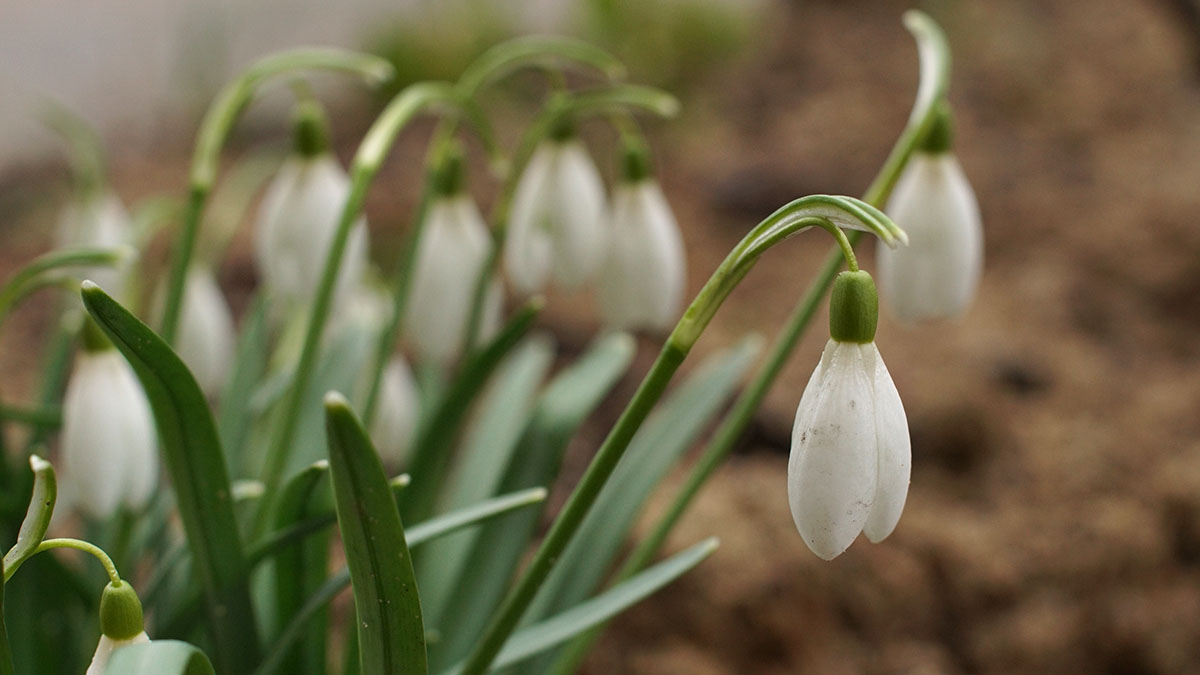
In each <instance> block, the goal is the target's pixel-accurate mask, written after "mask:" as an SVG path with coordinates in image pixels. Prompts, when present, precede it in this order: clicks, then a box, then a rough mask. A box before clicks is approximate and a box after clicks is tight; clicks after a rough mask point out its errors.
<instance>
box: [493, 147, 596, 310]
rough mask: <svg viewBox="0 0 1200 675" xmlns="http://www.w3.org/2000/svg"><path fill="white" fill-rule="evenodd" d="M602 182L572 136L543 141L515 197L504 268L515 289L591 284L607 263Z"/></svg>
mask: <svg viewBox="0 0 1200 675" xmlns="http://www.w3.org/2000/svg"><path fill="white" fill-rule="evenodd" d="M605 208H606V207H605V197H604V182H603V181H602V180H601V179H600V173H599V171H597V170H596V166H595V164H593V163H592V160H591V158H590V157H589V156H588V154H587V150H586V149H585V148H584V147H583V144H582V143H581V142H580V141H579V140H578V138H576V137H574V136H568V137H567V138H564V139H551V140H548V141H545V142H544V143H543V144H542V145H541V146H540V147H539V148H538V149H537V150H536V151H535V152H534V154H533V157H532V158H531V159H530V161H529V165H528V167H526V169H525V173H524V174H522V175H521V179H520V182H518V184H517V188H516V192H515V193H514V195H513V205H512V214H511V216H510V219H509V231H508V241H507V242H506V244H505V247H504V266H505V270H506V271H507V273H508V277H509V280H510V281H511V282H512V284H513V287H514V288H515V289H516V291H517V292H518V293H520V294H522V295H532V294H534V293H538V292H540V291H542V290H543V289H544V288H545V287H546V285H547V284H548V283H549V280H550V278H551V277H553V278H554V280H555V281H557V282H558V283H560V284H562V285H563V286H564V287H566V288H577V287H579V286H580V285H582V284H583V283H584V282H586V281H589V280H590V279H591V278H592V277H593V276H594V275H595V273H596V271H597V270H598V269H599V267H600V264H601V263H602V262H603V260H604V246H605V232H604V214H605Z"/></svg>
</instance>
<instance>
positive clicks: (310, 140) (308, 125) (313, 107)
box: [292, 99, 329, 157]
mask: <svg viewBox="0 0 1200 675" xmlns="http://www.w3.org/2000/svg"><path fill="white" fill-rule="evenodd" d="M292 140H293V142H294V144H295V148H296V152H297V153H299V154H300V155H301V156H302V157H316V156H318V155H322V154H324V153H326V152H328V151H329V118H328V117H327V116H326V115H325V109H324V108H322V107H321V104H320V103H317V102H316V101H314V100H312V99H309V100H304V101H301V102H299V103H297V104H296V107H295V109H293V111H292Z"/></svg>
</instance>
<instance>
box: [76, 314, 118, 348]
mask: <svg viewBox="0 0 1200 675" xmlns="http://www.w3.org/2000/svg"><path fill="white" fill-rule="evenodd" d="M79 337H80V339H81V340H83V349H84V351H86V352H89V353H93V354H94V353H96V352H103V351H108V350H109V349H114V347H113V343H112V341H111V340H109V339H108V336H107V335H105V334H104V330H103V329H101V328H100V325H99V324H97V323H96V320H95V319H93V318H92V317H90V316H88V317H84V320H83V330H82V331H80V336H79Z"/></svg>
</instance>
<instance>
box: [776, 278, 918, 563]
mask: <svg viewBox="0 0 1200 675" xmlns="http://www.w3.org/2000/svg"><path fill="white" fill-rule="evenodd" d="M878 307H879V306H878V299H877V296H876V292H875V284H874V282H872V281H871V276H870V275H869V274H867V273H866V272H862V271H856V272H843V273H841V274H840V275H839V276H838V278H837V280H836V281H835V282H834V286H833V294H832V295H831V297H830V305H829V332H830V340H829V342H828V343H827V344H826V345H825V351H824V353H822V355H821V362H820V363H819V364H818V365H817V368H816V370H815V371H813V374H812V377H811V378H810V379H809V381H808V386H807V387H806V388H805V390H804V395H803V397H802V398H801V399H800V405H799V406H798V407H797V409H796V422H795V426H794V427H793V428H792V451H791V456H790V457H789V458H788V502H789V503H790V505H791V510H792V518H793V520H794V521H795V523H796V529H798V530H799V531H800V536H801V537H803V538H804V542H805V543H806V544H808V547H809V548H810V549H812V551H813V553H816V554H817V555H818V556H820V557H821V558H824V559H825V560H832V559H833V558H835V557H837V556H838V555H840V554H841V553H842V552H843V551H845V550H846V549H847V548H849V546H850V544H851V543H853V542H854V540H855V538H857V537H858V534H859V532H863V533H865V534H866V535H867V538H868V539H870V540H871V541H872V542H879V541H882V540H883V539H884V538H886V537H887V536H888V535H889V534H891V532H892V530H893V529H895V527H896V523H897V522H898V521H899V519H900V512H901V511H902V510H903V509H904V501H905V498H906V497H907V495H908V482H909V473H910V469H911V464H912V449H911V444H910V441H909V436H908V420H907V418H906V417H905V414H904V406H903V404H902V403H901V402H900V394H899V392H897V391H896V385H895V384H894V383H893V382H892V377H891V375H890V374H889V373H888V370H887V367H886V366H884V364H883V358H882V357H881V356H880V355H879V350H878V349H876V347H875V326H876V322H877V319H878V313H879V309H878Z"/></svg>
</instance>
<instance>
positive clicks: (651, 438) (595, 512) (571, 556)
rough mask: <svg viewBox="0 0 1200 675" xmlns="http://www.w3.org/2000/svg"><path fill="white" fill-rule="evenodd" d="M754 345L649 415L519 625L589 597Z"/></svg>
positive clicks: (746, 344) (707, 368)
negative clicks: (639, 514)
mask: <svg viewBox="0 0 1200 675" xmlns="http://www.w3.org/2000/svg"><path fill="white" fill-rule="evenodd" d="M761 347H762V340H761V339H760V338H758V337H757V336H751V337H749V338H746V339H744V340H742V341H741V343H739V344H738V345H736V346H735V347H732V348H730V349H727V350H724V351H722V352H719V353H717V354H714V355H713V356H711V357H710V358H709V359H708V360H706V361H705V362H704V363H703V364H702V365H701V366H700V367H699V368H697V369H696V371H695V372H693V373H692V374H691V376H689V377H688V378H687V380H685V381H684V382H683V383H681V384H680V385H679V386H678V387H677V388H676V389H675V390H674V391H673V392H671V394H670V395H669V396H668V397H667V398H666V400H665V401H663V403H661V404H660V405H659V407H658V408H657V409H656V410H655V412H653V413H651V415H650V417H649V419H647V420H646V423H645V425H643V426H642V428H641V429H640V430H638V433H637V435H636V436H634V439H633V441H632V442H631V443H630V445H629V450H628V451H627V452H626V453H625V457H623V458H622V459H621V463H620V464H618V465H617V468H616V470H615V471H614V472H613V475H612V478H610V479H609V480H608V482H607V483H606V484H605V486H604V489H603V490H601V492H600V496H599V497H598V498H597V499H596V504H595V505H594V506H593V507H592V509H591V510H590V511H589V512H588V514H587V516H586V517H585V518H584V520H583V523H582V524H581V525H580V527H579V531H578V532H577V533H576V534H575V537H574V538H573V539H572V540H571V543H570V544H568V545H567V548H566V550H564V551H563V553H562V555H561V556H560V557H559V560H558V563H557V564H556V565H555V568H554V571H553V572H551V573H550V576H549V577H547V578H546V581H545V582H544V583H543V584H542V587H541V589H540V590H539V591H538V595H537V598H536V599H535V600H534V602H533V604H532V605H531V606H530V608H529V610H528V611H527V613H526V616H527V617H529V618H528V619H527V620H526V622H525V623H529V624H532V623H533V622H535V621H537V620H538V619H540V618H542V617H544V616H548V615H550V614H554V613H557V612H560V611H562V610H563V609H565V608H567V607H570V606H572V605H575V604H577V603H579V602H582V601H583V600H584V599H585V598H587V597H588V596H589V595H591V594H592V593H593V592H595V590H596V588H597V587H598V586H599V584H600V582H601V580H603V578H604V575H605V573H606V572H608V570H609V569H610V568H611V567H612V563H613V561H614V560H615V558H616V556H617V554H618V553H620V552H621V548H622V544H623V543H624V542H625V539H626V537H627V536H628V535H629V532H630V530H631V529H632V528H633V525H634V522H635V521H636V519H637V515H638V513H640V512H641V509H642V506H643V505H644V504H645V502H646V499H647V498H648V497H649V496H650V493H651V492H652V491H653V490H654V488H655V486H657V485H658V483H659V481H661V480H662V478H663V476H665V475H666V473H667V471H668V470H669V469H670V468H671V466H672V465H673V464H674V463H675V461H676V460H677V459H678V458H679V457H680V456H682V455H683V453H684V452H686V451H687V450H688V448H690V447H692V445H693V444H694V443H695V442H696V439H697V438H698V437H699V436H700V434H701V432H703V431H704V430H705V429H706V428H707V427H708V426H709V425H710V424H711V423H712V421H713V420H714V419H716V416H717V413H718V412H719V411H720V409H721V407H722V406H723V405H724V404H725V403H726V402H727V401H728V400H729V397H730V396H731V395H732V394H733V392H734V390H735V389H736V388H737V385H738V383H739V382H740V381H741V378H742V375H743V374H744V373H745V371H746V369H747V368H749V367H750V365H751V364H752V363H753V362H754V360H755V357H756V356H757V355H758V352H759V351H760V349H761ZM526 665H527V666H529V665H532V664H526ZM540 665H541V666H542V667H541V668H540V669H539V668H537V667H534V668H528V667H527V668H525V672H543V671H545V667H544V666H546V665H548V664H540Z"/></svg>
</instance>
